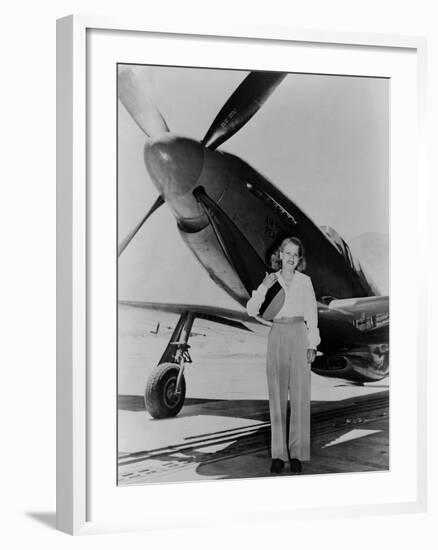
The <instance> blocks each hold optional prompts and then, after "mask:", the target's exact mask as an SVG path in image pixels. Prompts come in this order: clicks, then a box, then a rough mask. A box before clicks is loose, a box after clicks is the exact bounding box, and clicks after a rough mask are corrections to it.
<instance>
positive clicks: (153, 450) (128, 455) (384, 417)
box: [118, 306, 389, 485]
mask: <svg viewBox="0 0 438 550" xmlns="http://www.w3.org/2000/svg"><path fill="white" fill-rule="evenodd" d="M176 320H177V316H176V315H172V314H165V315H163V314H157V313H156V312H149V311H145V310H141V309H137V308H130V307H127V306H122V307H120V309H119V361H118V393H119V395H118V450H119V469H118V471H119V485H132V484H144V483H163V482H171V481H191V480H200V479H230V478H243V477H245V478H248V477H250V478H251V477H261V476H270V475H271V474H270V472H269V465H270V456H269V441H270V425H269V410H268V401H267V387H266V376H265V349H266V330H265V329H264V328H261V329H260V330H259V331H257V333H254V334H251V333H245V332H243V331H239V330H236V329H233V328H230V327H223V326H219V325H217V326H214V325H213V324H212V323H208V322H206V321H199V320H197V321H196V322H195V325H194V326H193V336H192V338H191V340H190V344H191V346H192V348H191V350H190V352H191V355H192V359H193V363H192V364H189V365H188V366H187V369H186V371H185V377H186V383H187V395H186V401H185V406H184V407H183V409H182V411H181V412H180V413H179V415H178V416H177V417H175V418H170V419H163V420H156V419H153V418H151V417H150V415H149V414H148V413H147V411H146V410H145V408H144V402H143V392H144V387H145V384H146V380H147V378H148V376H149V374H150V372H151V371H152V369H153V368H154V366H155V365H156V364H157V362H158V360H159V359H160V357H161V354H162V352H163V351H164V348H165V346H166V345H167V342H168V340H169V338H170V335H171V332H172V330H173V327H174V325H175V322H176ZM158 322H159V323H160V329H159V332H158V334H153V332H155V330H156V327H157V323H158ZM388 400H389V379H384V380H382V381H380V382H377V383H374V384H367V385H366V386H351V385H349V384H347V383H345V382H344V381H342V380H338V379H326V378H322V377H320V376H317V375H314V374H312V460H311V461H310V462H309V463H306V464H305V468H304V472H303V473H305V474H320V473H337V472H355V471H357V472H359V471H370V470H386V469H388V467H389V437H388V428H389V417H388ZM282 475H289V471H288V470H285V472H284V473H283V474H282Z"/></svg>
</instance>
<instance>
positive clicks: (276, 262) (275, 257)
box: [271, 237, 306, 271]
mask: <svg viewBox="0 0 438 550" xmlns="http://www.w3.org/2000/svg"><path fill="white" fill-rule="evenodd" d="M288 244H295V245H296V246H298V253H299V255H300V261H299V262H298V265H297V270H298V271H305V269H306V256H305V254H304V246H303V243H302V242H301V241H300V239H299V238H298V237H287V238H286V239H283V240H282V241H281V244H280V246H279V247H278V248H277V250H275V252H273V253H272V254H271V267H272V269H273V270H274V271H278V270H279V269H281V259H280V252H283V251H284V249H285V247H286V245H288Z"/></svg>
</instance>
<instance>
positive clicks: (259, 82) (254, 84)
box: [201, 71, 287, 149]
mask: <svg viewBox="0 0 438 550" xmlns="http://www.w3.org/2000/svg"><path fill="white" fill-rule="evenodd" d="M286 75H287V73H278V72H265V71H260V72H252V73H249V75H248V76H247V77H246V78H245V79H244V80H243V82H242V83H241V84H240V85H239V86H238V88H237V89H236V90H235V92H234V93H233V94H232V95H231V97H230V98H229V99H228V101H227V102H226V103H225V105H224V106H223V107H222V109H221V110H220V111H219V114H218V115H217V117H216V118H215V119H214V121H213V124H212V125H211V126H210V128H209V130H208V132H207V133H206V135H205V137H204V139H203V140H202V142H201V143H202V144H203V145H204V146H205V147H208V148H209V149H216V147H219V145H220V144H221V143H223V142H224V141H226V140H227V139H229V138H230V137H231V136H232V135H234V134H235V133H236V132H237V131H238V130H240V128H242V126H243V125H244V124H246V123H247V122H248V120H249V119H250V118H251V117H253V116H254V115H255V114H256V112H257V111H258V110H259V109H260V107H261V106H262V105H263V103H264V102H265V101H266V100H267V99H268V97H269V96H270V95H271V94H272V92H273V91H274V90H275V88H276V87H277V86H278V85H279V84H280V82H281V81H282V80H283V79H284V77H285V76H286Z"/></svg>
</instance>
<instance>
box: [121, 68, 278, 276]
mask: <svg viewBox="0 0 438 550" xmlns="http://www.w3.org/2000/svg"><path fill="white" fill-rule="evenodd" d="M286 74H287V73H279V72H265V71H260V72H251V73H249V74H248V76H247V77H246V78H245V79H244V80H243V81H242V82H241V84H240V85H239V86H238V87H237V88H236V90H235V91H234V93H233V94H232V95H231V96H230V98H229V99H228V101H227V102H226V103H225V104H224V106H223V107H222V109H221V110H220V111H219V113H218V115H217V116H216V118H215V119H214V121H213V123H212V125H211V126H210V128H209V130H208V132H207V133H206V135H205V137H204V139H203V140H202V142H201V144H202V145H204V146H205V147H208V148H209V149H215V148H217V147H218V146H219V145H220V144H221V143H224V141H226V140H227V139H229V138H230V137H231V136H233V135H234V134H235V133H236V132H237V131H238V130H240V128H242V126H244V125H245V124H246V123H247V122H248V121H249V120H250V119H251V118H252V117H253V116H254V115H255V114H256V112H257V111H258V110H259V109H260V107H261V106H262V105H263V104H264V102H265V101H266V100H267V99H268V98H269V96H270V95H271V94H272V93H273V91H274V90H275V89H276V88H277V86H278V85H279V84H280V83H281V82H282V80H283V79H284V78H285V76H286ZM149 87H150V78H149V71H148V70H147V69H145V67H142V66H125V67H124V68H122V69H119V74H118V94H119V99H120V101H121V102H122V104H123V105H124V106H125V108H126V109H127V111H128V112H129V114H130V115H131V117H132V118H133V120H134V121H135V122H136V123H137V125H138V126H139V127H140V129H141V130H142V131H143V132H144V133H145V134H146V136H148V137H151V138H154V137H155V136H157V135H158V134H162V133H164V132H169V127H168V126H167V124H166V121H165V120H164V117H163V115H162V114H161V113H160V111H159V109H158V107H157V106H156V105H155V103H154V102H153V101H152V99H151V98H150V97H148V96H147V94H146V93H145V90H147V89H148V88H149ZM197 198H198V200H199V201H200V202H201V203H202V204H203V206H204V208H205V209H206V213H207V215H208V216H209V217H212V216H211V214H212V213H213V212H214V207H213V205H212V203H211V200H209V198H208V197H207V196H206V195H204V196H201V195H200V196H198V197H197ZM164 202H165V201H164V198H163V197H162V196H159V197H158V198H157V199H156V201H155V202H154V204H153V205H152V207H151V208H150V209H149V211H148V212H147V213H146V215H145V216H144V217H143V219H142V220H141V221H140V222H139V223H138V224H137V225H136V226H135V227H134V229H133V230H132V231H131V232H130V233H129V234H128V235H127V236H126V237H125V238H124V239H123V240H122V241H121V242H120V243H119V245H118V256H120V255H121V254H122V252H123V251H124V250H125V248H126V247H127V246H128V244H129V243H130V242H131V241H132V239H133V238H134V237H135V235H136V234H137V233H138V231H139V230H140V228H141V227H142V225H143V224H144V223H145V222H146V220H147V219H148V218H149V216H150V215H151V214H152V213H153V212H154V211H155V210H157V209H158V208H159V207H160V206H161V205H162V204H163V203H164ZM215 213H216V215H217V212H215ZM227 237H228V238H227V239H226V240H227V241H229V242H228V243H227V244H228V245H229V246H231V250H234V248H233V246H232V240H233V237H232V236H231V235H227ZM234 238H236V235H234ZM232 256H233V258H230V260H231V263H232V264H233V263H236V262H237V261H238V260H237V258H238V254H237V253H235V254H232ZM240 267H241V266H240ZM238 271H239V270H238ZM240 271H242V269H240ZM244 278H245V279H246V280H247V283H249V280H248V279H249V276H248V274H245V276H244Z"/></svg>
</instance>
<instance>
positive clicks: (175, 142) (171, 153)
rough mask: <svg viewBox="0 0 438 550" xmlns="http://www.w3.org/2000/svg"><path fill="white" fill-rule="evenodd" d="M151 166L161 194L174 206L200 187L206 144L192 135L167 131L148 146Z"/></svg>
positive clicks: (154, 180) (146, 155) (147, 164)
mask: <svg viewBox="0 0 438 550" xmlns="http://www.w3.org/2000/svg"><path fill="white" fill-rule="evenodd" d="M144 159H145V164H146V167H147V170H148V172H149V174H150V176H151V178H152V180H153V182H154V184H155V186H156V187H157V189H158V191H159V193H160V194H162V195H163V196H164V198H165V199H166V202H168V203H169V204H170V206H172V203H173V202H174V201H175V200H179V199H180V198H181V197H182V196H184V195H186V194H187V193H190V195H191V193H192V191H193V189H194V188H195V187H196V184H197V182H198V179H199V176H200V174H201V171H202V166H203V164H204V148H203V147H202V145H201V144H200V143H198V142H197V141H194V140H192V139H188V138H183V137H178V136H174V135H172V134H169V133H166V134H162V135H161V136H160V137H159V138H157V139H155V140H151V141H148V142H147V144H146V146H145V150H144Z"/></svg>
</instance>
